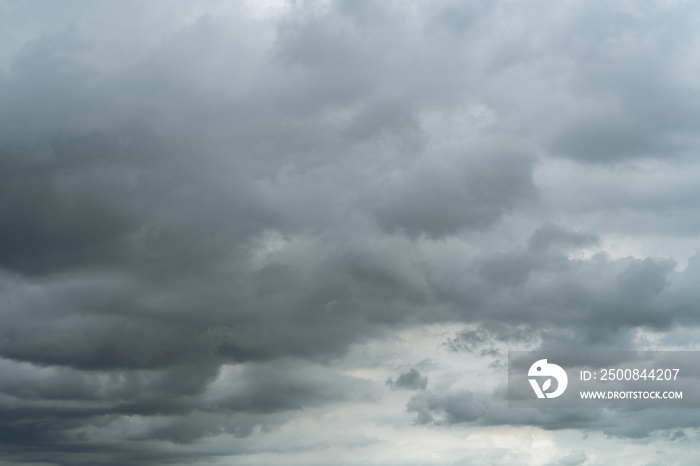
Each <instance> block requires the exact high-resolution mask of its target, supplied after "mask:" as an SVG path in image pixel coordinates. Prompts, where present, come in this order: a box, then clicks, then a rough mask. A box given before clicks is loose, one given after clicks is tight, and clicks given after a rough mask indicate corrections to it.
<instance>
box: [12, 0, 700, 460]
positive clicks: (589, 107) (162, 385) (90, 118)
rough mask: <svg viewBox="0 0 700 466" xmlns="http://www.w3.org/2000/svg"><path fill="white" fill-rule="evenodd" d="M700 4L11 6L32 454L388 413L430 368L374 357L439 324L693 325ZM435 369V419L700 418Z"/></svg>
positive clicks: (16, 190) (483, 351)
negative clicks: (518, 401)
mask: <svg viewBox="0 0 700 466" xmlns="http://www.w3.org/2000/svg"><path fill="white" fill-rule="evenodd" d="M696 8H697V7H695V6H693V5H691V4H684V5H680V4H679V5H675V6H674V5H670V4H669V5H667V4H661V3H659V4H649V5H644V6H639V7H638V8H636V9H631V7H630V8H627V7H624V6H616V7H614V8H607V7H605V8H603V7H602V6H600V5H598V4H595V3H591V4H587V3H586V4H584V3H581V4H578V3H574V4H566V5H564V4H562V5H558V6H556V7H552V6H551V5H547V6H546V7H545V6H544V4H537V5H535V6H527V7H524V6H518V5H494V4H491V3H479V2H473V3H469V4H463V3H459V2H449V1H440V2H426V3H424V2H417V3H411V4H405V3H401V2H364V1H363V2H346V1H336V2H328V4H323V3H322V2H290V3H286V4H284V5H283V6H281V7H279V9H277V10H275V9H273V10H270V11H265V10H264V9H262V8H259V7H255V6H247V7H246V6H241V5H229V4H226V3H217V2H214V3H211V4H208V3H207V4H201V3H199V2H186V1H183V2H176V4H174V5H172V6H170V5H169V8H168V9H167V11H166V9H163V8H162V5H160V4H158V3H151V2H146V3H143V2H138V3H130V2H127V3H119V4H117V3H106V4H99V5H97V4H91V3H86V2H69V3H67V4H65V6H63V5H62V6H61V7H60V8H59V7H57V6H56V5H55V4H53V3H52V2H43V3H38V4H31V5H30V4H26V5H23V4H3V5H2V6H1V7H0V9H1V10H2V12H0V30H3V31H6V32H3V33H2V34H3V40H1V41H0V43H2V45H0V88H2V89H3V91H2V92H0V301H1V302H2V305H1V308H2V309H1V310H0V367H1V368H2V369H3V377H2V380H1V381H0V414H1V415H0V443H2V445H3V448H2V450H3V451H6V452H7V454H6V455H5V456H6V457H5V458H4V459H6V460H7V461H8V462H10V461H12V462H16V463H18V464H20V463H26V462H32V461H34V462H45V463H47V464H51V463H52V462H53V463H56V464H95V463H103V464H128V463H134V464H149V463H151V464H164V463H168V462H174V463H178V464H181V463H183V462H191V463H194V464H197V463H201V462H202V461H206V459H207V458H209V457H210V456H211V455H212V454H207V453H204V452H202V450H203V449H204V447H201V446H202V445H204V444H205V443H206V442H209V441H211V442H214V441H216V439H217V438H219V437H220V436H226V435H228V436H231V438H233V439H235V440H236V441H237V440H239V439H247V440H245V442H250V444H253V443H254V442H257V441H259V438H258V437H264V438H269V436H273V435H274V432H275V431H276V429H281V428H283V426H285V425H289V423H294V422H300V421H298V420H299V419H300V418H301V417H302V416H311V417H312V416H314V415H316V413H317V412H316V411H314V410H319V411H320V412H322V411H323V410H324V409H328V410H331V409H335V407H337V406H344V405H345V404H352V403H358V404H361V403H369V404H371V403H376V404H377V405H379V404H381V403H382V401H381V400H380V395H378V393H381V388H382V384H383V378H384V377H386V374H387V373H390V374H396V373H399V372H400V371H401V370H405V368H406V367H410V365H408V364H404V365H401V364H399V363H396V364H395V363H393V362H392V363H390V362H388V361H386V362H385V363H386V365H387V367H380V368H379V369H377V368H376V367H374V368H372V370H379V371H381V373H382V374H383V375H382V376H381V377H380V378H382V380H378V379H377V380H374V381H370V379H371V376H368V375H366V374H367V373H366V372H363V370H365V369H367V368H363V367H361V366H362V364H361V362H358V361H354V360H352V361H349V359H352V358H353V356H352V355H353V354H355V353H353V351H357V348H358V347H365V346H366V348H369V349H367V350H366V351H368V352H370V351H374V350H376V351H378V354H392V355H394V354H395V353H396V352H395V351H394V350H392V348H393V345H396V344H397V343H396V341H398V340H397V339H400V338H403V337H397V335H399V334H401V332H404V331H410V330H412V329H413V330H415V329H416V328H421V326H426V325H435V324H460V325H464V326H467V327H465V328H466V329H465V330H463V331H460V332H458V334H457V335H455V336H454V337H450V338H448V337H446V338H445V340H446V341H447V343H446V344H445V346H444V347H445V348H447V349H450V350H451V351H452V352H451V354H452V355H453V356H454V353H455V352H461V351H464V352H466V353H471V354H475V355H477V356H481V357H484V358H495V360H496V361H497V360H498V358H499V357H501V356H502V354H503V353H502V351H503V349H504V348H505V347H507V346H508V345H511V344H538V345H540V346H541V347H542V348H559V349H563V348H579V349H580V348H594V349H598V348H606V349H610V348H623V349H631V348H634V347H635V345H638V344H639V342H640V341H641V340H640V337H639V335H640V334H643V333H645V332H646V333H652V334H655V335H657V336H659V337H660V338H661V341H664V340H663V339H664V338H665V339H666V340H665V341H666V344H669V345H670V344H681V345H685V346H687V347H689V346H691V345H693V344H694V341H695V333H694V332H695V329H696V327H697V324H698V314H697V312H696V310H695V309H696V306H695V304H694V303H696V302H697V299H698V292H697V286H696V282H697V278H698V269H699V267H698V263H699V261H700V259H698V256H697V254H696V255H695V256H692V257H691V258H690V259H689V260H688V266H687V267H686V268H685V269H683V267H682V266H681V265H682V263H683V262H684V261H685V259H688V256H690V255H691V254H693V253H694V249H692V248H691V249H690V250H688V251H686V250H685V249H683V254H684V257H682V258H679V257H677V256H673V257H671V256H672V254H666V253H665V251H666V249H664V248H665V247H666V245H669V244H676V243H677V242H676V240H677V239H678V238H685V240H686V241H691V240H692V238H693V235H694V233H693V232H697V231H698V228H697V227H698V225H696V224H695V223H697V222H695V221H694V220H693V219H694V218H697V215H696V214H697V212H696V210H697V203H696V202H695V201H696V199H697V189H696V188H695V187H694V183H695V174H697V172H698V167H697V164H696V162H695V161H694V159H693V157H692V154H693V153H694V151H695V149H696V146H697V139H696V136H695V133H696V131H695V130H696V129H697V123H698V115H696V113H697V111H696V108H697V105H695V97H694V96H695V91H694V85H695V84H694V76H695V75H696V74H697V73H696V70H695V69H694V65H693V63H694V62H695V61H694V60H693V59H692V58H693V57H694V54H693V49H692V47H691V46H690V45H688V44H692V43H693V38H694V37H695V35H696V34H697V33H696V32H695V31H696V28H694V27H693V24H692V20H691V18H693V17H694V10H695V9H696ZM659 18H662V19H659ZM506 24H507V25H508V27H505V26H503V25H506ZM6 39H7V40H6ZM566 164H569V165H566ZM562 167H573V168H570V169H568V170H569V171H566V170H565V169H563V168H562ZM650 167H651V168H650ZM620 179H622V180H624V181H623V182H620V181H619V180H620ZM671 215H675V217H673V218H671ZM693 222H695V223H693ZM615 235H618V236H622V237H623V240H622V242H623V243H624V244H628V243H629V244H630V245H634V247H637V246H638V245H639V244H642V245H643V246H639V250H636V251H634V254H633V253H631V252H628V251H626V250H623V251H622V252H620V250H616V249H615V248H614V247H611V246H610V241H613V240H614V239H615V238H616V237H617V236H615ZM644 235H647V236H644ZM611 238H612V239H611ZM688 238H690V239H688ZM649 244H651V246H649ZM683 244H689V243H683ZM630 247H632V246H630ZM645 247H646V249H644V248H645ZM679 247H680V246H679ZM658 251H661V253H659V252H658ZM377 342H379V343H377ZM536 342H537V343H536ZM373 344H374V345H379V346H381V348H382V349H381V350H377V349H376V347H375V346H372V345H373ZM392 357H393V356H392ZM380 359H381V357H380V356H377V357H376V358H374V359H372V360H373V361H377V360H380ZM416 360H420V359H416ZM343 364H346V365H348V366H352V367H354V369H353V370H356V371H357V372H351V371H350V372H343V370H341V369H339V368H336V367H335V366H336V365H339V366H343ZM375 364H377V365H381V364H380V363H375ZM353 365H354V366H353ZM358 367H360V368H361V369H362V370H361V369H358ZM435 367H446V366H444V365H440V364H437V363H436V366H435ZM232 368H233V369H232ZM420 369H421V371H423V372H426V371H427V370H424V368H423V367H421V368H420ZM367 370H368V369H367ZM435 370H437V369H435ZM227 371H229V372H230V373H235V374H236V375H235V377H234V376H231V375H230V373H229V372H227ZM356 374H364V375H363V377H369V378H362V377H360V376H356ZM428 375H429V376H430V380H431V387H430V389H428V388H427V380H428ZM428 375H424V374H423V373H422V372H418V370H417V369H411V370H410V371H408V372H403V373H399V375H398V376H396V378H395V379H394V378H391V379H390V380H389V381H388V384H389V387H390V388H392V389H398V388H405V389H410V390H420V391H419V392H417V393H415V394H413V395H412V397H411V398H410V401H409V402H408V410H409V411H410V412H411V413H414V414H415V416H416V419H417V421H418V423H419V424H421V423H422V424H432V425H437V426H443V427H444V426H448V425H461V424H465V425H470V426H476V427H477V428H480V427H484V426H493V425H513V426H537V427H541V428H544V429H581V430H582V431H586V432H604V433H606V434H609V435H613V436H617V437H621V438H622V437H633V438H646V437H648V436H650V435H655V434H654V432H656V431H661V430H668V431H671V430H673V431H674V432H675V431H678V429H684V428H695V427H697V426H696V423H695V422H694V421H693V420H692V419H691V416H690V415H689V414H687V413H675V412H668V413H664V414H662V415H660V416H657V417H652V416H651V415H650V414H648V413H646V412H640V413H632V414H624V415H620V416H618V417H614V416H612V415H608V414H604V413H598V412H587V413H580V412H572V413H566V412H563V413H558V414H551V413H544V412H522V413H513V412H510V411H508V410H505V409H502V408H500V407H499V405H498V402H499V401H498V400H499V398H498V396H497V395H494V394H492V393H486V394H484V393H480V392H479V391H478V390H477V389H476V388H474V389H473V390H461V389H460V390H458V389H452V388H444V387H443V386H442V385H440V384H434V383H433V381H435V380H436V379H437V378H436V377H434V376H433V375H432V373H429V374H428ZM217 387H218V388H217ZM221 387H224V388H221ZM441 387H443V388H444V389H443V388H441ZM215 389H217V390H218V389H220V390H221V391H220V392H216V391H215ZM387 392H388V391H387ZM401 394H402V392H401V391H399V390H396V391H392V392H391V395H392V396H396V397H399V396H401ZM409 395H410V394H406V396H407V397H408V396H409ZM501 401H502V400H501ZM338 409H340V408H338ZM348 411H350V410H348ZM310 413H314V414H310ZM396 415H397V416H400V415H401V413H397V414H396ZM319 418H323V416H322V415H319ZM307 421H308V419H307ZM641 421H644V422H646V424H642V422H641ZM308 422H311V421H308ZM396 422H397V423H398V422H400V421H396ZM305 425H306V424H305ZM642 425H643V426H644V427H640V426H642ZM266 436H268V437H266ZM669 441H670V440H669ZM674 441H683V440H682V437H680V436H679V437H676V439H675V440H674ZM262 442H263V443H262V444H261V445H262V446H260V447H259V448H260V449H262V450H265V449H267V451H273V450H274V448H273V447H271V446H269V445H268V446H265V445H266V444H265V443H264V442H265V441H264V440H263V441H262ZM358 442H359V443H362V444H363V445H364V443H363V442H367V443H372V442H373V441H370V440H367V439H364V440H358ZM322 443H323V442H321V441H319V445H320V444H322ZM332 444H333V441H332V440H326V443H325V444H323V445H322V446H318V448H319V449H320V450H323V448H330V446H331V445H332ZM236 445H237V446H236V448H239V447H240V449H241V451H245V452H247V453H246V454H259V453H260V449H259V450H256V447H254V446H250V445H249V444H247V443H246V444H242V443H236ZM200 447H201V448H200ZM275 448H277V447H275ZM278 448H279V450H280V451H283V450H284V449H285V448H287V447H285V446H279V447H278ZM289 448H290V450H293V448H291V447H289ZM358 448H359V447H358ZM212 451H216V452H217V453H216V455H217V456H220V457H225V456H226V455H230V454H235V453H236V451H235V448H233V449H232V448H228V449H227V448H226V447H223V446H220V445H217V446H216V448H214V447H212ZM251 452H257V453H251ZM581 452H583V453H581ZM567 455H568V456H566V455H561V461H562V462H563V463H562V464H577V463H576V461H579V460H580V461H579V463H580V462H581V461H586V459H587V458H589V457H588V456H586V453H585V451H584V450H580V451H578V450H577V451H576V452H573V453H571V454H568V453H567ZM242 461H243V460H242ZM246 461H247V460H246ZM275 461H276V460H275ZM319 461H320V463H321V464H324V461H326V462H327V459H323V458H322V459H320V460H319ZM368 461H369V460H368ZM567 461H568V463H567ZM241 464H243V463H241ZM290 464H291V463H290ZM304 464H306V463H304ZM406 464H408V463H406ZM489 464H491V463H489Z"/></svg>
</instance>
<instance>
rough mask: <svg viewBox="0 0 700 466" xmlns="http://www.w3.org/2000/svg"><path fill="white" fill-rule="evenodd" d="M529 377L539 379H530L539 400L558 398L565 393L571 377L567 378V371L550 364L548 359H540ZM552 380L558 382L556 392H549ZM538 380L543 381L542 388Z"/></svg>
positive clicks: (532, 368) (533, 366)
mask: <svg viewBox="0 0 700 466" xmlns="http://www.w3.org/2000/svg"><path fill="white" fill-rule="evenodd" d="M527 375H528V377H537V378H534V379H528V380H529V382H530V385H532V389H533V390H534V391H535V395H537V398H545V397H547V398H556V397H558V396H559V395H561V394H562V393H564V390H566V386H567V385H568V384H569V377H567V375H566V371H565V370H564V369H562V368H561V367H559V366H557V365H556V364H549V363H548V362H547V360H546V359H540V360H539V361H537V362H535V363H534V364H533V365H532V366H530V370H529V371H527ZM552 378H554V379H555V380H556V381H557V387H556V390H554V391H553V392H547V390H549V389H550V388H551V386H552ZM538 379H543V381H542V386H540V384H539V383H538Z"/></svg>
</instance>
